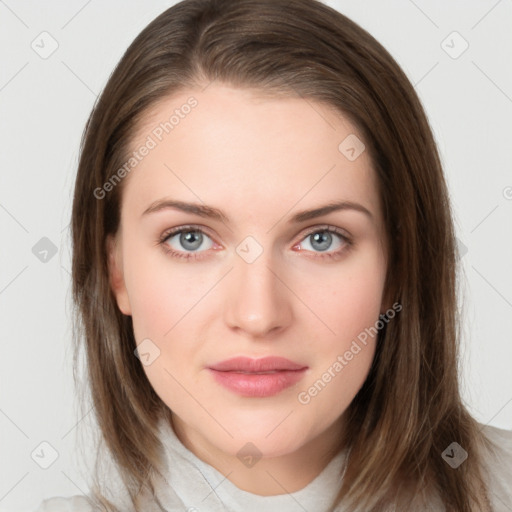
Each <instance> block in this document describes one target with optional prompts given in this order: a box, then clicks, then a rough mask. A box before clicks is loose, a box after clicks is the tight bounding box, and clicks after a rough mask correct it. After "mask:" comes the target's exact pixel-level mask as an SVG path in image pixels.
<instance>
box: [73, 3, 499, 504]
mask: <svg viewBox="0 0 512 512" xmlns="http://www.w3.org/2000/svg"><path fill="white" fill-rule="evenodd" d="M214 80H216V81H219V82H222V83H226V84H229V85H231V86H234V87H240V88H248V87H249V88H253V89H256V90H259V91H262V92H265V93H268V94H269V95H273V96H279V95H281V96H293V97H303V98H306V99H311V100H314V101H319V102H322V103H324V104H326V105H329V106H330V107H332V108H334V109H335V110H336V111H337V112H339V113H341V114H342V115H344V116H347V118H348V119H349V120H350V121H351V122H352V123H353V125H354V126H355V127H357V129H358V130H359V133H360V134H361V136H362V138H363V140H364V142H365V145H366V148H367V150H368V151H369V152H370V153H369V154H370V156H371V160H372V163H373V166H374V169H375V172H376V173H377V176H378V183H379V189H380V194H381V198H382V204H383V215H384V221H385V226H386V235H387V239H388V240H389V254H388V262H389V266H388V273H387V277H386V285H385V289H386V297H387V299H388V300H391V301H393V300H396V301H398V302H399V303H400V304H401V305H402V307H403V311H402V313H401V314H400V315H398V316H397V317H396V318H395V319H394V320H393V321H392V322H390V323H389V324H388V325H387V326H386V328H385V329H383V330H382V331H381V332H380V333H379V338H378V343H377V350H376V354H375V358H374V361H373V365H372V368H371V370H370V373H369V375H368V378H367V380H366V382H365V383H364V385H363V386H362V388H361V389H360V391H359V393H358V394H357V396H356V397H355V398H354V400H353V401H352V403H351V404H350V406H349V408H348V410H347V415H346V416H347V427H346V428H347V430H346V432H347V436H346V438H344V439H343V440H341V439H340V443H339V446H336V447H335V449H334V451H333V453H335V452H336V451H337V450H340V449H341V448H342V446H344V445H348V446H350V456H349V458H348V460H347V466H346V471H345V473H344V476H343V480H342V482H341V478H340V490H339V494H338V496H337V499H336V500H335V503H334V504H333V509H334V505H336V504H338V503H340V502H341V500H343V504H345V503H346V504H347V505H348V506H349V508H350V510H364V511H378V510H385V509H387V508H388V507H391V508H392V507H393V506H397V505H400V508H399V509H400V510H406V509H408V507H409V506H410V505H413V504H414V505H416V504H417V503H418V504H420V503H421V501H420V500H422V499H424V500H426V501H425V506H427V505H428V503H429V502H428V500H429V499H432V496H434V495H436V496H438V497H439V499H440V500H441V502H442V504H443V505H444V506H445V507H446V510H447V511H457V512H470V511H475V510H486V508H485V506H486V503H487V505H488V501H486V497H485V495H486V486H485V477H484V476H485V473H484V469H483V453H484V452H483V449H484V448H487V447H489V446H490V445H489V446H488V444H487V441H486V438H485V437H484V436H483V434H482V433H481V432H480V427H479V425H478V423H477V422H476V420H475V419H474V418H472V417H471V415H470V414H469V412H468V411H467V409H466V407H465V406H464V405H463V402H462V399H461V396H460V393H459V384H458V368H457V362H458V338H459V323H460V319H459V317H458V313H457V302H456V300H457V299H456V291H457V290H456V288H457V283H458V281H457V266H456V261H457V252H456V246H455V238H454V228H453V223H452V214H451V209H450V204H449V197H448V191H447V186H446V183H445V179H444V176H443V171H442V167H441V163H440V159H439V156H438V152H437V149H436V145H435V141H434V138H433V135H432V132H431V129H430V126H429V124H428V121H427V118H426V115H425V113H424V110H423V108H422V106H421V104H420V101H419V99H418V97H417V95H416V93H415V91H414V88H413V87H412V85H411V84H410V82H409V81H408V79H407V77H406V76H405V74H404V73H403V72H402V70H401V69H400V67H399V66H398V65H397V63H396V62H395V61H394V59H393V58H392V57H391V56H390V54H389V53H388V52H387V51H386V50H385V49H384V48H383V47H382V46H381V45H380V44H379V43H378V42H377V41H376V40H375V39H374V38H373V37H372V36H371V35H370V34H368V33H367V32H366V31H365V30H363V29H362V28H361V27H359V26H358V25H357V24H355V23H354V22H352V21H351V20H349V19H348V18H346V17H345V16H344V15H342V14H340V13H339V12H337V11H335V10H333V9H331V8H330V7H328V6H326V5H324V4H322V3H320V2H318V1H316V0H295V1H293V2H290V1H284V0H185V1H183V2H180V3H178V4H177V5H175V6H173V7H171V8H170V9H168V10H166V11H165V12H164V13H163V14H161V15H160V16H158V17H157V18H156V19H155V20H154V21H153V22H151V23H150V24H149V25H148V26H147V27H146V28H145V29H144V30H143V31H142V32H141V33H140V34H139V35H138V36H137V38H136V39H135V40H134V41H133V43H132V44H131V45H130V47H129V48H128V50H127V51H126V53H125V54H124V56H123V57H122V59H121V61H120V62H119V64H118V65H117V67H116V69H115V70H114V72H113V73H112V75H111V76H110V78H109V80H108V83H107V84H106V86H105V88H104V91H103V92H102V94H101V95H100V97H99V98H98V100H97V102H96V104H95V106H94V108H93V111H92V113H91V115H90V117H89V119H88V122H87V125H86V127H85V131H84V135H83V138H82V143H81V148H80V153H81V154H80V162H79V167H78V174H77V178H76V186H75V194H74V201H73V210H72V242H73V267H72V282H73V300H74V302H75V304H76V306H77V307H76V310H75V319H74V321H75V326H76V330H75V337H76V346H75V349H76V352H75V354H78V351H79V349H80V347H82V346H83V348H85V351H86V358H87V361H86V362H87V371H88V376H87V377H88V382H89V385H90V392H91V396H92V399H93V404H94V406H95V414H96V419H97V421H98V424H99V427H100V430H101V435H102V438H103V441H104V442H105V444H106V447H107V448H108V450H109V452H110V453H111V454H112V456H113V458H114V460H115V462H116V464H117V467H118V468H119V471H120V474H121V476H122V479H123V482H124V483H125V485H126V487H127V489H128V491H129V493H130V499H131V500H132V501H133V504H134V505H136V510H141V509H142V506H141V505H140V504H138V500H139V498H140V496H139V497H138V496H137V495H138V493H139V492H142V490H143V489H145V490H146V491H149V495H151V493H153V492H154V489H153V484H152V478H151V475H152V474H154V472H156V473H158V472H159V471H160V469H159V468H161V466H160V464H161V453H162V450H163V448H162V445H161V444H160V441H159V438H158V431H157V421H158V419H159V418H161V417H162V416H166V415H168V413H169V411H168V408H167V406H166V405H165V404H164V403H163V402H162V400H161V399H160V398H159V397H158V396H157V394H156V393H155V391H154V390H153V388H152V387H151V385H150V383H149V381H148V379H147V378H146V376H145V373H144V371H143V368H142V366H141V363H140V361H139V360H138V359H137V358H136V357H135V356H134V349H135V346H136V344H135V339H134V335H133V328H132V321H131V317H129V316H125V315H123V314H122V313H121V312H120V310H119V309H118V307H117V304H116V300H115V296H114V294H113V292H112V290H111V287H110V283H109V270H108V256H107V247H106V240H107V237H108V235H112V234H115V233H116V232H117V230H118V228H119V221H120V206H121V198H122V190H123V181H121V182H120V183H119V185H118V186H115V187H113V189H112V191H111V192H109V193H108V194H106V195H105V197H103V198H101V199H98V198H97V197H96V194H95V193H94V191H95V190H97V189H98V188H101V187H102V186H103V185H104V184H105V183H106V182H108V181H109V180H111V179H113V177H114V178H115V173H116V171H117V170H118V169H119V168H120V167H121V166H122V165H123V163H124V162H126V160H127V158H128V157H129V156H128V155H129V153H130V145H131V144H132V143H133V140H134V135H135V134H136V133H137V130H138V129H139V128H140V125H141V123H143V122H144V115H145V114H146V113H147V112H148V109H149V108H150V107H154V106H155V105H156V104H157V102H158V101H160V100H162V99H164V98H166V97H168V96H169V95H172V94H174V93H176V92H178V91H183V90H187V89H193V88H197V87H201V86H202V87H204V86H205V85H207V84H208V83H210V82H212V81H214ZM82 341H83V344H82ZM76 359H77V356H76V355H75V364H76ZM454 441H456V442H457V443H459V444H460V445H461V446H462V447H463V448H464V449H465V450H466V451H467V452H468V453H469V454H470V455H469V458H468V460H467V461H465V462H464V463H463V464H462V465H460V466H459V467H458V468H457V469H452V468H451V467H450V466H449V465H448V464H447V463H446V462H445V461H444V460H443V458H442V457H441V453H442V452H443V451H444V450H445V449H446V448H447V447H448V446H449V445H450V444H451V443H452V442H454ZM95 492H96V491H95ZM97 499H98V502H100V503H101V504H102V505H103V506H104V507H106V508H107V510H115V507H114V506H113V505H112V504H111V503H109V502H108V501H107V500H106V499H105V498H104V497H102V496H101V493H100V492H99V491H97ZM407 500H409V501H407Z"/></svg>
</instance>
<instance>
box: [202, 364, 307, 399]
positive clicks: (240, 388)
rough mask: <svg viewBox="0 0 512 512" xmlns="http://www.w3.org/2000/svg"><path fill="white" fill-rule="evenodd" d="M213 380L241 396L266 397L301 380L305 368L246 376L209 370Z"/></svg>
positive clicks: (244, 374)
mask: <svg viewBox="0 0 512 512" xmlns="http://www.w3.org/2000/svg"><path fill="white" fill-rule="evenodd" d="M209 370H210V372H211V373H212V375H213V377H214V379H215V380H216V381H217V382H218V383H219V384H222V385H223V386H224V387H226V388H227V389H229V390H230V391H233V392H234V393H237V394H238V395H242V396H252V397H260V398H261V397H268V396H273V395H277V394H278V393H280V392H281V391H283V390H284V389H286V388H289V387H290V386H293V385H294V384H296V383H297V382H299V381H300V379H302V377H303V376H304V373H305V372H306V368H303V369H302V370H282V371H278V372H276V373H267V374H254V373H253V374H247V373H236V372H220V371H217V370H212V369H211V368H209Z"/></svg>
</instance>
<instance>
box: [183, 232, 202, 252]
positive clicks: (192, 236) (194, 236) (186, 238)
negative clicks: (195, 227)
mask: <svg viewBox="0 0 512 512" xmlns="http://www.w3.org/2000/svg"><path fill="white" fill-rule="evenodd" d="M180 238H181V239H180V243H181V244H182V245H183V247H186V248H188V249H190V250H195V249H197V248H198V247H200V246H201V242H202V234H201V233H199V232H197V231H187V232H186V233H182V234H181V237H180ZM187 244H191V246H190V245H187Z"/></svg>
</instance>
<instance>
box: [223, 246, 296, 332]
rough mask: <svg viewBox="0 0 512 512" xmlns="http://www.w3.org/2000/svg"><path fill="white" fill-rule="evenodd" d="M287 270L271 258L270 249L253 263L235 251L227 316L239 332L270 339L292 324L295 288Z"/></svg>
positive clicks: (227, 296) (227, 321)
mask: <svg viewBox="0 0 512 512" xmlns="http://www.w3.org/2000/svg"><path fill="white" fill-rule="evenodd" d="M285 283H286V272H285V271H283V269H282V267H280V266H279V265H277V264H276V262H275V261H273V260H272V258H271V254H270V251H263V253H262V254H261V255H260V256H259V257H258V258H257V259H256V260H255V261H253V262H252V263H249V262H247V261H245V260H244V259H243V258H242V257H239V256H238V255H237V254H235V257H234V268H233V270H232V271H231V272H230V276H229V279H228V281H227V283H226V291H225V302H224V304H225V306H224V320H225V322H226V324H227V325H228V326H229V327H230V328H231V329H233V330H236V331H239V334H242V333H245V334H246V335H247V336H249V337H251V338H254V339H267V340H268V338H269V337H270V336H274V335H275V334H276V333H278V332H280V331H282V330H284V329H285V328H286V327H287V326H288V325H290V323H291V321H292V317H293V313H292V304H291V296H292V292H291V291H290V290H289V289H288V288H287V286H286V284H285Z"/></svg>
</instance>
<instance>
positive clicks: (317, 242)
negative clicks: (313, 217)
mask: <svg viewBox="0 0 512 512" xmlns="http://www.w3.org/2000/svg"><path fill="white" fill-rule="evenodd" d="M333 235H334V237H337V238H338V239H341V240H342V242H344V243H341V242H338V247H334V249H333V250H334V251H335V252H337V249H341V248H343V246H344V245H345V244H346V243H347V238H346V237H345V236H344V235H342V234H341V233H337V232H336V231H334V230H331V229H322V230H316V231H313V232H312V233H310V234H309V235H306V237H305V238H304V239H303V240H304V241H305V242H307V244H306V245H308V244H309V248H308V247H307V246H306V250H308V251H309V250H311V251H313V252H316V251H319V252H325V251H327V250H328V249H330V248H331V246H332V244H333ZM302 244H304V242H302Z"/></svg>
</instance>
